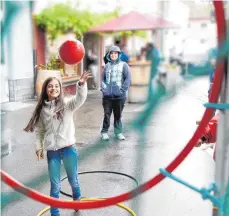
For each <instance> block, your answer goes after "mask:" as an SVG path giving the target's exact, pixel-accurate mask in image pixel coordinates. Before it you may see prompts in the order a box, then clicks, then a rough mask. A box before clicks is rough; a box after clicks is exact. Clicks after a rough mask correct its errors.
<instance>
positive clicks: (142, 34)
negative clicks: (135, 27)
mask: <svg viewBox="0 0 229 216" xmlns="http://www.w3.org/2000/svg"><path fill="white" fill-rule="evenodd" d="M116 35H117V36H119V37H122V36H126V37H131V36H133V35H136V36H137V37H141V38H147V33H146V31H135V32H133V31H122V32H118V33H116Z"/></svg>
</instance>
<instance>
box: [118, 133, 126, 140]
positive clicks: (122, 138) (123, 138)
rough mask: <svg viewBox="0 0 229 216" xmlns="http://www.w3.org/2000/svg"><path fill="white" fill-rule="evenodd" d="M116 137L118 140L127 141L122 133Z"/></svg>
mask: <svg viewBox="0 0 229 216" xmlns="http://www.w3.org/2000/svg"><path fill="white" fill-rule="evenodd" d="M116 137H117V139H118V140H125V139H126V138H125V137H124V135H123V134H122V133H120V134H117V135H116Z"/></svg>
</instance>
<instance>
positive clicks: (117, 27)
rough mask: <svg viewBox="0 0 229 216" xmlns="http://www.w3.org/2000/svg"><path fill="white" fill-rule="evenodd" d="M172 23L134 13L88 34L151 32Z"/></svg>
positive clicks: (94, 29)
mask: <svg viewBox="0 0 229 216" xmlns="http://www.w3.org/2000/svg"><path fill="white" fill-rule="evenodd" d="M170 25H171V23H169V22H167V21H165V20H162V19H158V18H154V19H153V18H152V17H151V16H146V15H144V14H141V13H138V12H135V11H132V12H130V13H128V14H124V15H122V16H120V17H118V18H116V19H113V20H111V21H108V22H107V23H105V24H102V25H100V26H97V27H93V28H92V29H90V30H89V31H88V32H118V31H135V30H150V29H156V28H160V27H161V26H170Z"/></svg>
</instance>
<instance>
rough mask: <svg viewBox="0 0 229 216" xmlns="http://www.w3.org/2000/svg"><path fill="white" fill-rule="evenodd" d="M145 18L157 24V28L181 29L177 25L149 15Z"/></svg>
mask: <svg viewBox="0 0 229 216" xmlns="http://www.w3.org/2000/svg"><path fill="white" fill-rule="evenodd" d="M145 16H146V17H147V18H148V19H149V20H151V22H153V23H155V25H157V28H179V26H178V25H176V24H174V23H172V22H170V21H167V20H164V19H162V18H160V17H154V16H152V15H148V14H146V15H145Z"/></svg>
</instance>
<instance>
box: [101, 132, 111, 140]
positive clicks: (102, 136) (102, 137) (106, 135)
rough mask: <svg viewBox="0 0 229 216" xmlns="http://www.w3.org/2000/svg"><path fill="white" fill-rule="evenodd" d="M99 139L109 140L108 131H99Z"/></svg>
mask: <svg viewBox="0 0 229 216" xmlns="http://www.w3.org/2000/svg"><path fill="white" fill-rule="evenodd" d="M101 139H102V140H109V136H108V133H101Z"/></svg>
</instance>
